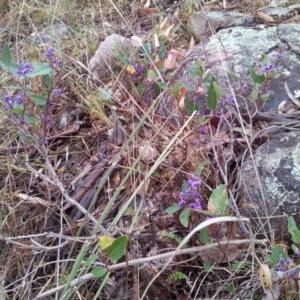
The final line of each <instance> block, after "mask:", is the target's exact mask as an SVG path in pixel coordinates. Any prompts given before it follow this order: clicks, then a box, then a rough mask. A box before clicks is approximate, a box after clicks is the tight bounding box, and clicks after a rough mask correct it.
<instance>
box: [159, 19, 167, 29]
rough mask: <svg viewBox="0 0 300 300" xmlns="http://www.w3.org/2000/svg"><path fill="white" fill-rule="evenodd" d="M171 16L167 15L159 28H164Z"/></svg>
mask: <svg viewBox="0 0 300 300" xmlns="http://www.w3.org/2000/svg"><path fill="white" fill-rule="evenodd" d="M168 19H169V17H166V18H165V19H164V20H163V21H162V22H161V23H160V24H159V26H158V28H159V29H164V27H165V26H166V24H167V22H168Z"/></svg>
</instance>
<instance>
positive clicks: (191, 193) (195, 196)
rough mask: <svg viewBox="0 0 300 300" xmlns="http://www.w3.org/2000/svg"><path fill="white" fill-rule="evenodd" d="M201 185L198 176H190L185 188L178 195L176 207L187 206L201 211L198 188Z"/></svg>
mask: <svg viewBox="0 0 300 300" xmlns="http://www.w3.org/2000/svg"><path fill="white" fill-rule="evenodd" d="M200 185H201V180H200V177H199V176H198V175H195V174H194V175H192V176H191V177H189V178H188V180H187V188H186V189H185V190H184V191H182V192H180V193H179V197H180V201H179V203H178V205H179V206H180V207H184V206H186V205H188V206H189V207H191V208H193V209H199V210H202V206H201V200H200V195H199V193H198V188H199V187H200Z"/></svg>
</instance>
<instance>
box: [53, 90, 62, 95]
mask: <svg viewBox="0 0 300 300" xmlns="http://www.w3.org/2000/svg"><path fill="white" fill-rule="evenodd" d="M53 93H54V94H55V95H61V94H62V93H63V91H62V89H55V90H53Z"/></svg>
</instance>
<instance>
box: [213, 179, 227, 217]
mask: <svg viewBox="0 0 300 300" xmlns="http://www.w3.org/2000/svg"><path fill="white" fill-rule="evenodd" d="M208 205H209V207H210V208H209V210H211V211H216V212H218V213H219V214H221V215H222V214H224V213H225V211H226V208H227V206H228V195H227V191H226V185H225V184H220V185H219V186H217V187H216V188H215V189H214V190H213V192H212V194H211V195H210V197H209V201H208Z"/></svg>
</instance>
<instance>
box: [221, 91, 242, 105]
mask: <svg viewBox="0 0 300 300" xmlns="http://www.w3.org/2000/svg"><path fill="white" fill-rule="evenodd" d="M247 89H248V87H247ZM223 101H224V104H225V105H231V104H233V103H234V99H233V97H232V96H228V95H226V96H225V97H224V100H223Z"/></svg>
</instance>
